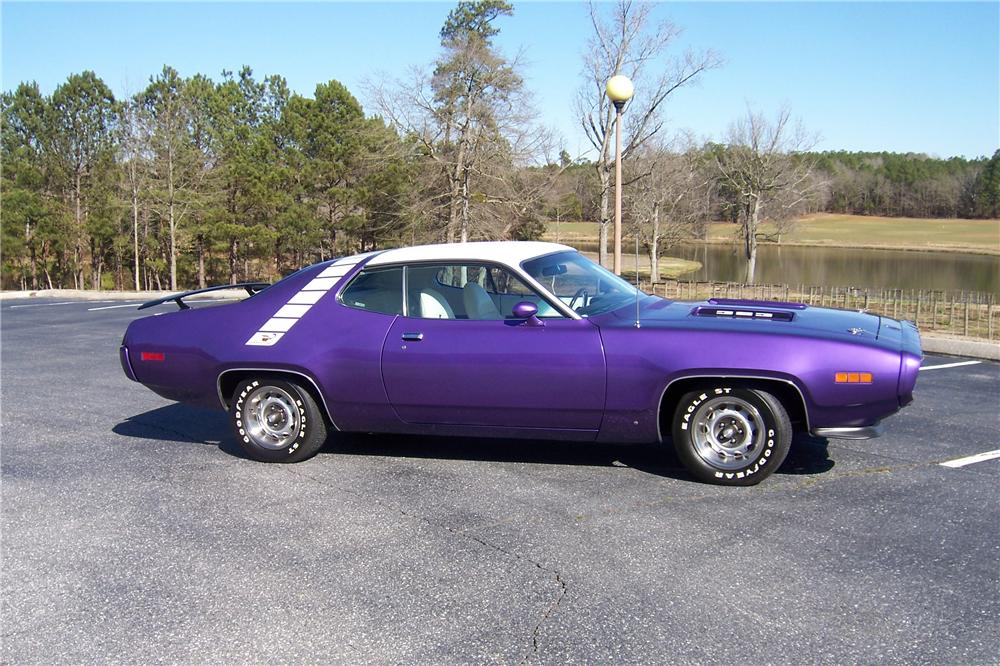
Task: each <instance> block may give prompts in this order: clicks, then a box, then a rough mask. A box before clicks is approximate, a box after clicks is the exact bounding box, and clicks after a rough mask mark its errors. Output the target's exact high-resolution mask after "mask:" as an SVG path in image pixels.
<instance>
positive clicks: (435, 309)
mask: <svg viewBox="0 0 1000 666" xmlns="http://www.w3.org/2000/svg"><path fill="white" fill-rule="evenodd" d="M406 290H407V299H408V301H407V308H408V313H409V316H410V317H420V318H422V319H473V320H491V319H498V320H499V319H513V318H514V315H513V313H512V310H513V308H514V306H515V305H516V304H518V303H520V302H521V301H531V302H532V303H536V304H537V305H538V310H539V316H540V317H545V316H549V317H560V316H562V315H560V314H559V313H558V312H557V311H556V310H555V309H554V308H552V307H551V306H550V305H549V304H548V303H546V302H545V300H544V299H542V298H541V297H540V296H539V295H538V294H537V293H536V292H534V291H533V290H532V289H531V288H530V287H528V286H527V285H526V284H524V282H522V281H521V280H520V278H518V277H517V276H516V275H514V274H513V273H511V272H510V271H507V270H505V269H503V268H500V267H498V266H492V265H488V264H475V263H461V264H424V265H415V266H410V267H408V268H407V273H406Z"/></svg>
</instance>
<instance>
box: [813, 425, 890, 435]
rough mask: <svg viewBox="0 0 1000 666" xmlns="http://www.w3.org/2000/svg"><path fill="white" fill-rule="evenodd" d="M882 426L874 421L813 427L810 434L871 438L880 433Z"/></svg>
mask: <svg viewBox="0 0 1000 666" xmlns="http://www.w3.org/2000/svg"><path fill="white" fill-rule="evenodd" d="M882 431H883V427H882V425H881V424H878V423H876V424H875V425H870V426H859V427H854V428H814V429H813V431H812V434H813V435H815V436H816V437H826V438H827V439H872V438H874V437H878V436H879V435H881V434H882Z"/></svg>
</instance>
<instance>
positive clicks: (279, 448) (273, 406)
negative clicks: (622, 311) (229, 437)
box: [229, 378, 326, 463]
mask: <svg viewBox="0 0 1000 666" xmlns="http://www.w3.org/2000/svg"><path fill="white" fill-rule="evenodd" d="M229 417H230V421H231V422H232V424H233V430H234V432H235V433H236V440H237V441H238V442H239V443H240V446H241V447H243V450H244V451H245V452H246V453H247V455H248V456H250V457H251V458H253V459H254V460H260V461H262V462H282V463H292V462H300V461H302V460H305V459H306V458H310V457H312V456H314V455H316V453H317V452H318V451H319V450H320V449H321V448H322V447H323V444H324V442H326V421H325V420H324V418H323V414H322V413H321V412H320V410H319V408H318V407H317V406H316V401H315V400H313V398H312V395H310V393H309V391H306V390H305V389H303V388H302V387H301V386H299V385H298V384H295V383H293V382H287V381H282V380H279V379H272V378H257V379H249V380H247V381H244V382H242V383H241V384H240V385H239V386H237V387H236V394H235V395H234V396H233V400H232V402H231V404H230V406H229Z"/></svg>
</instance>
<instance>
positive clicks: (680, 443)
mask: <svg viewBox="0 0 1000 666" xmlns="http://www.w3.org/2000/svg"><path fill="white" fill-rule="evenodd" d="M673 440H674V448H675V449H676V450H677V455H678V457H679V458H680V459H681V462H683V463H684V466H685V467H687V468H688V471H690V472H691V473H692V474H694V475H695V476H696V477H698V478H699V479H701V480H702V481H707V482H709V483H717V484H721V485H727V486H750V485H754V484H756V483H760V482H761V481H763V480H764V479H765V478H767V477H768V476H770V475H771V474H772V473H773V472H774V471H775V470H776V469H777V468H778V467H779V466H780V465H781V463H782V461H784V459H785V456H786V455H788V449H789V447H790V446H791V442H792V424H791V421H790V420H789V418H788V412H787V411H786V410H785V408H784V406H783V405H782V404H781V402H780V401H779V400H778V399H777V398H776V397H775V396H773V395H772V394H770V393H768V392H766V391H762V390H758V389H745V388H735V387H729V386H725V385H721V384H720V385H717V386H713V387H711V388H706V389H704V390H701V391H692V392H691V393H687V394H685V395H684V396H683V397H682V398H681V400H680V403H679V404H678V406H677V411H676V413H675V415H674V423H673Z"/></svg>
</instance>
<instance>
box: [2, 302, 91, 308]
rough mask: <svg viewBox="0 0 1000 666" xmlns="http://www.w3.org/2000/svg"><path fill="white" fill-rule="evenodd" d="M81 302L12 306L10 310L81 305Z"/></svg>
mask: <svg viewBox="0 0 1000 666" xmlns="http://www.w3.org/2000/svg"><path fill="white" fill-rule="evenodd" d="M79 302H80V301H63V302H62V303H32V304H31V305H12V306H10V308H9V309H10V310H13V309H14V308H45V307H48V306H50V305H73V304H74V303H79Z"/></svg>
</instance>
